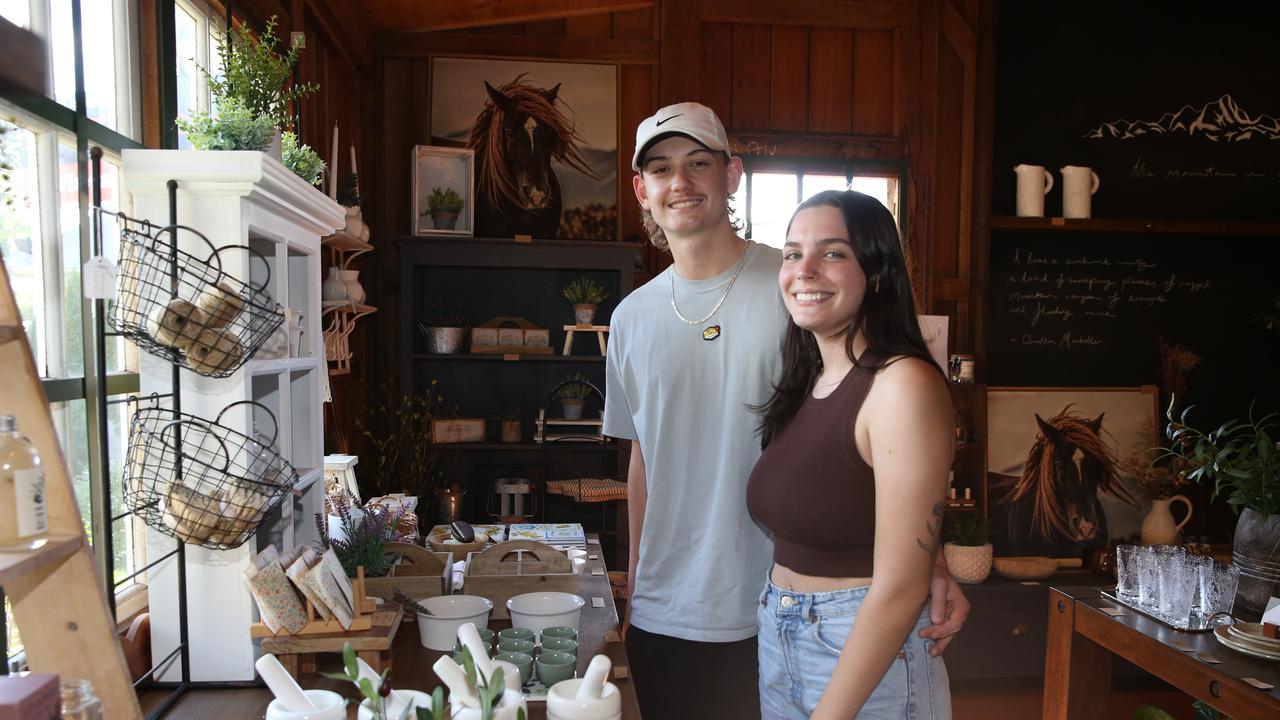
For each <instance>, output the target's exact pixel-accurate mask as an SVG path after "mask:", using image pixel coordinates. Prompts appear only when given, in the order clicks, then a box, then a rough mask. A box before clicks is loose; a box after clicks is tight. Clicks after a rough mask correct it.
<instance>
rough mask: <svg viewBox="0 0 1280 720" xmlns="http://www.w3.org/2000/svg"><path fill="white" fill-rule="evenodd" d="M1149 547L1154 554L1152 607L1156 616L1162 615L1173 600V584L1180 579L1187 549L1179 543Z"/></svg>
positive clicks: (1167, 610)
mask: <svg viewBox="0 0 1280 720" xmlns="http://www.w3.org/2000/svg"><path fill="white" fill-rule="evenodd" d="M1151 549H1152V550H1153V551H1154V552H1155V555H1156V596H1155V604H1154V606H1153V609H1154V610H1155V611H1156V615H1157V616H1159V617H1164V616H1165V615H1167V614H1168V612H1169V609H1170V604H1171V603H1172V602H1173V601H1174V600H1175V598H1174V596H1173V592H1174V586H1175V585H1177V584H1178V582H1179V580H1180V579H1181V574H1182V570H1183V566H1184V565H1185V564H1186V558H1187V550H1186V548H1184V547H1182V546H1181V545H1153V546H1151Z"/></svg>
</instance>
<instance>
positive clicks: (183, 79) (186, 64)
mask: <svg viewBox="0 0 1280 720" xmlns="http://www.w3.org/2000/svg"><path fill="white" fill-rule="evenodd" d="M173 20H174V30H175V38H174V39H175V42H174V49H175V51H176V53H175V54H176V58H175V59H176V61H177V62H176V63H175V65H176V66H177V70H178V115H179V116H180V117H190V116H191V115H192V114H193V113H195V112H196V111H197V110H199V109H200V107H199V105H198V102H199V101H198V100H197V98H199V96H200V93H201V92H202V91H203V89H204V79H203V78H202V77H201V75H200V71H199V70H198V69H197V68H196V64H197V63H200V64H203V63H204V58H202V57H200V46H199V43H197V42H196V34H197V32H198V31H199V29H200V26H199V21H198V20H197V19H196V18H195V17H194V16H192V15H191V13H189V12H187V11H186V10H185V9H183V7H182V6H181V5H175V6H174V10H173ZM178 147H179V148H181V149H183V150H188V149H190V148H191V142H190V141H188V140H187V134H186V133H185V132H182V131H181V130H179V131H178Z"/></svg>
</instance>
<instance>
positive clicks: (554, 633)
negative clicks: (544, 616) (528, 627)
mask: <svg viewBox="0 0 1280 720" xmlns="http://www.w3.org/2000/svg"><path fill="white" fill-rule="evenodd" d="M542 637H544V638H549V637H558V638H569V639H570V640H577V639H578V631H577V630H574V629H573V628H571V627H566V626H564V625H556V626H554V627H549V628H543V630H542Z"/></svg>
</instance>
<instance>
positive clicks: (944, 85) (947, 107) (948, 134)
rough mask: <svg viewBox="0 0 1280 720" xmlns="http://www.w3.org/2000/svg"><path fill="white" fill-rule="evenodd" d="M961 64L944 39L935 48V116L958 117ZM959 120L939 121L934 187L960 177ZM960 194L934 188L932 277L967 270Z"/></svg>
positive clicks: (957, 181)
mask: <svg viewBox="0 0 1280 720" xmlns="http://www.w3.org/2000/svg"><path fill="white" fill-rule="evenodd" d="M963 90H964V66H963V64H962V63H961V62H960V59H959V58H958V57H956V54H955V53H954V52H952V50H951V48H950V47H949V46H947V45H946V44H945V43H943V44H942V46H941V48H940V49H939V50H938V116H939V117H943V118H947V117H959V115H960V112H961V109H962V106H963V102H964V92H963ZM960 128H961V124H960V123H958V122H957V123H948V124H943V123H939V125H938V128H937V131H936V132H937V157H936V159H935V161H934V164H933V171H934V186H935V188H958V187H959V186H960V183H961V181H962V180H961V177H960V154H961V137H960ZM959 201H960V195H959V193H958V192H935V193H934V201H933V202H932V203H931V204H930V210H931V211H932V212H933V240H934V242H933V243H931V247H930V250H931V252H930V254H929V268H930V272H931V274H932V275H933V276H934V277H935V278H954V277H960V276H963V275H967V274H968V268H965V269H964V271H963V272H962V271H961V269H960V268H959V266H958V264H957V256H958V247H957V242H956V241H957V239H958V238H959V235H960V226H959V221H960V202H959Z"/></svg>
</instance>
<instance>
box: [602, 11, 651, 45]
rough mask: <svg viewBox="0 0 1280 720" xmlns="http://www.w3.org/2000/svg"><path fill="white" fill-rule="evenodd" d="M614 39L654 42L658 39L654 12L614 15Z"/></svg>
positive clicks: (612, 16)
mask: <svg viewBox="0 0 1280 720" xmlns="http://www.w3.org/2000/svg"><path fill="white" fill-rule="evenodd" d="M609 17H611V18H612V19H613V37H616V38H631V39H633V40H652V39H654V38H656V37H657V32H656V30H655V27H654V22H655V21H654V18H655V15H654V12H653V10H632V11H631V12H621V13H613V14H612V15H610V16H609Z"/></svg>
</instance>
